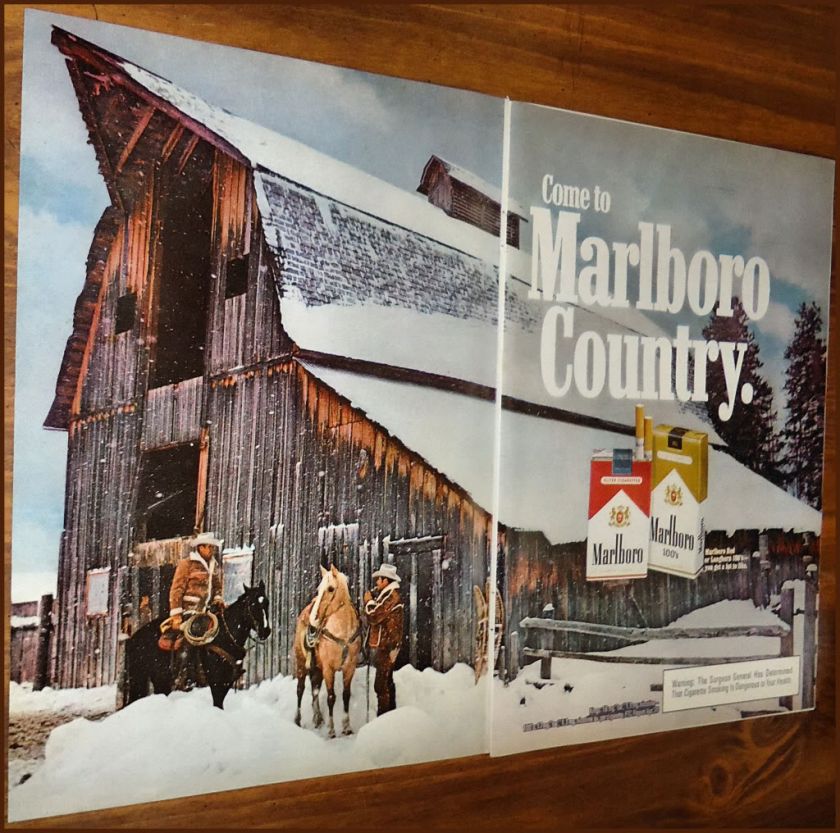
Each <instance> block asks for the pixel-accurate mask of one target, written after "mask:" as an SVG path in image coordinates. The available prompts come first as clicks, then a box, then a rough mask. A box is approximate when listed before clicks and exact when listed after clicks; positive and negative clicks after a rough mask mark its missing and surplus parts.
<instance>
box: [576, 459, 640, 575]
mask: <svg viewBox="0 0 840 833" xmlns="http://www.w3.org/2000/svg"><path fill="white" fill-rule="evenodd" d="M633 456H634V454H633V450H632V449H629V448H628V449H624V448H616V449H612V450H605V451H596V452H595V453H594V454H593V455H592V464H591V468H590V478H589V527H588V531H587V540H586V578H587V580H588V581H591V580H596V579H629V578H643V577H644V576H646V575H647V570H648V553H649V550H650V474H651V464H650V461H648V460H634V459H633Z"/></svg>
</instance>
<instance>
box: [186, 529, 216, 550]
mask: <svg viewBox="0 0 840 833" xmlns="http://www.w3.org/2000/svg"><path fill="white" fill-rule="evenodd" d="M202 544H209V545H210V546H211V547H218V548H219V549H221V548H222V544H224V539H223V538H217V537H216V533H215V532H199V533H198V535H196V536H195V537H194V538H192V540H191V541H190V546H191V547H195V548H196V549H197V548H198V547H200V546H201V545H202Z"/></svg>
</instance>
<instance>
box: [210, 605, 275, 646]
mask: <svg viewBox="0 0 840 833" xmlns="http://www.w3.org/2000/svg"><path fill="white" fill-rule="evenodd" d="M219 618H220V619H221V620H222V624H223V625H224V626H225V633H226V634H227V635H228V636H229V637H230V640H231V642H233V643H234V644H235V643H236V640H235V639H234V638H233V634H232V633H231V632H230V628H229V627H228V623H227V617H226V616H225V612H224V610H222V611H221V615H220V616H219ZM248 618H249V619H250V620H251V627H250V628H248V635H247V637H246V638H245V642H246V644H247V642H248V640H249V639H251V638H252V637H251V631H254V633H256V634H257V635H256V636H255V637H253V639H254V641H255V642H265V641H266V640H267V639H268V636H265V637H263V638H260V635H259V633H260V626H259V623H258V622H257V620H256V619H255V618H254V613H253V611H252V610H251V605H250V603H249V604H248ZM269 635H270V634H269Z"/></svg>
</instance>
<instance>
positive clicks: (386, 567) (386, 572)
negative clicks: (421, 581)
mask: <svg viewBox="0 0 840 833" xmlns="http://www.w3.org/2000/svg"><path fill="white" fill-rule="evenodd" d="M380 576H381V577H382V578H386V579H388V581H396V582H398V583H399V581H400V577H399V576H398V575H397V568H396V567H395V566H394V565H393V564H383V565H382V566H381V567H380V568H379V569H378V570H376V571H375V572H374V573H372V574H371V578H379V577H380Z"/></svg>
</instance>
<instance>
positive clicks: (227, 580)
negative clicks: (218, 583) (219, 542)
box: [222, 550, 254, 605]
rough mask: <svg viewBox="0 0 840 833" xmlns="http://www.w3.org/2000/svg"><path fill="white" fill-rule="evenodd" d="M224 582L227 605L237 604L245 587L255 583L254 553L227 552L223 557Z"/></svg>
mask: <svg viewBox="0 0 840 833" xmlns="http://www.w3.org/2000/svg"><path fill="white" fill-rule="evenodd" d="M222 582H223V585H224V599H225V604H226V605H228V604H230V603H231V602H235V601H236V600H237V599H238V598H239V597H240V596H241V595H242V593H243V592H244V589H245V585H246V584H247V585H248V586H249V587H250V586H251V585H252V584H253V583H254V553H253V552H252V551H251V550H236V551H234V552H226V553H225V554H224V555H223V556H222Z"/></svg>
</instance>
